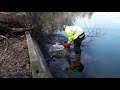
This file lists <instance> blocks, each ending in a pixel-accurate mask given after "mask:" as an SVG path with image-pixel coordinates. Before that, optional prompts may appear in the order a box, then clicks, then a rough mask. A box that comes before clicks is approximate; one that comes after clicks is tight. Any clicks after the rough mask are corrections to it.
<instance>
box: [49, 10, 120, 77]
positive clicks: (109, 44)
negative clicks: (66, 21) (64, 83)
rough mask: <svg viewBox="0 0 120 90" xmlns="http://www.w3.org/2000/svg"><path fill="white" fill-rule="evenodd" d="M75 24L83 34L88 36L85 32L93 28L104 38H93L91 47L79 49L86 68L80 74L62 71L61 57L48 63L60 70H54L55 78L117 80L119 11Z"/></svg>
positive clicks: (119, 29)
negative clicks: (81, 29) (98, 30)
mask: <svg viewBox="0 0 120 90" xmlns="http://www.w3.org/2000/svg"><path fill="white" fill-rule="evenodd" d="M74 25H76V26H81V27H82V28H83V29H84V30H85V31H86V33H88V32H87V29H89V28H94V27H95V26H96V27H98V28H100V29H101V32H103V33H104V35H102V36H100V37H93V38H94V41H92V42H91V45H90V46H89V47H83V48H82V55H81V57H82V63H83V64H84V66H85V69H84V71H83V72H82V73H79V74H76V75H70V74H68V73H67V72H66V71H64V69H63V67H64V66H67V62H66V60H65V58H63V57H62V58H59V59H55V60H54V62H51V63H52V64H49V65H52V66H54V67H53V68H57V67H59V66H60V67H62V68H61V70H60V69H59V70H58V69H57V70H58V71H56V70H55V71H54V73H55V76H56V77H58V78H70V77H71V78H119V77H120V71H119V68H120V53H119V51H120V48H119V46H120V12H93V14H92V16H91V18H88V17H84V18H77V19H76V21H75V23H74ZM86 26H87V28H86ZM55 34H56V33H55ZM57 34H60V35H63V36H64V32H61V31H57ZM57 34H56V35H57ZM88 38H89V37H88ZM58 39H59V40H60V41H61V40H63V39H60V38H58ZM59 40H56V42H59ZM83 43H84V42H83ZM62 44H63V42H62V43H61V45H62ZM55 61H56V62H55ZM53 63H54V64H53ZM50 67H51V66H50ZM53 68H52V70H53Z"/></svg>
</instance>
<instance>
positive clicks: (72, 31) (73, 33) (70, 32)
mask: <svg viewBox="0 0 120 90" xmlns="http://www.w3.org/2000/svg"><path fill="white" fill-rule="evenodd" d="M65 33H66V35H67V37H68V42H67V43H68V44H71V43H72V41H73V40H75V39H76V38H77V37H78V36H80V35H81V34H83V33H84V30H83V29H82V28H81V27H77V26H66V28H65Z"/></svg>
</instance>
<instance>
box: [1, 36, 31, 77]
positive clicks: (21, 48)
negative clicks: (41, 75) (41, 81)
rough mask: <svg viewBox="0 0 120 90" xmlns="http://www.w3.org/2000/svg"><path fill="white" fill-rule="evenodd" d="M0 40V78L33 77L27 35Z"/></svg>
mask: <svg viewBox="0 0 120 90" xmlns="http://www.w3.org/2000/svg"><path fill="white" fill-rule="evenodd" d="M8 39H9V41H10V42H11V43H9V45H8V49H7V50H6V51H4V50H5V48H6V45H7V44H5V42H4V40H3V39H1V40H0V78H31V77H32V74H31V68H30V60H29V53H28V47H27V42H26V37H25V35H20V36H17V37H12V38H8Z"/></svg>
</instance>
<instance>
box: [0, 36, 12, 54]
mask: <svg viewBox="0 0 120 90" xmlns="http://www.w3.org/2000/svg"><path fill="white" fill-rule="evenodd" d="M0 37H1V38H3V39H5V40H6V41H7V42H6V44H7V45H6V48H5V50H4V52H5V51H6V50H7V49H8V46H9V44H8V43H11V42H10V40H9V39H8V38H7V37H5V36H3V35H0Z"/></svg>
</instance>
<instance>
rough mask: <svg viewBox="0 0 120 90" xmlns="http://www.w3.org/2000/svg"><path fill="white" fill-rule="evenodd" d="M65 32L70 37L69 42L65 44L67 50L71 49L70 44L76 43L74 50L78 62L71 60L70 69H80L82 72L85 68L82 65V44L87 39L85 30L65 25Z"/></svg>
mask: <svg viewBox="0 0 120 90" xmlns="http://www.w3.org/2000/svg"><path fill="white" fill-rule="evenodd" d="M63 30H64V31H65V33H66V35H67V37H68V41H67V43H66V44H65V48H70V44H71V43H72V42H74V50H75V54H76V61H75V62H72V61H70V60H68V61H69V64H70V68H71V67H79V71H82V70H83V69H84V66H83V65H82V63H81V57H80V56H81V48H80V46H81V42H82V41H83V40H84V38H85V33H84V30H83V29H82V28H81V27H77V26H66V25H63Z"/></svg>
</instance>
